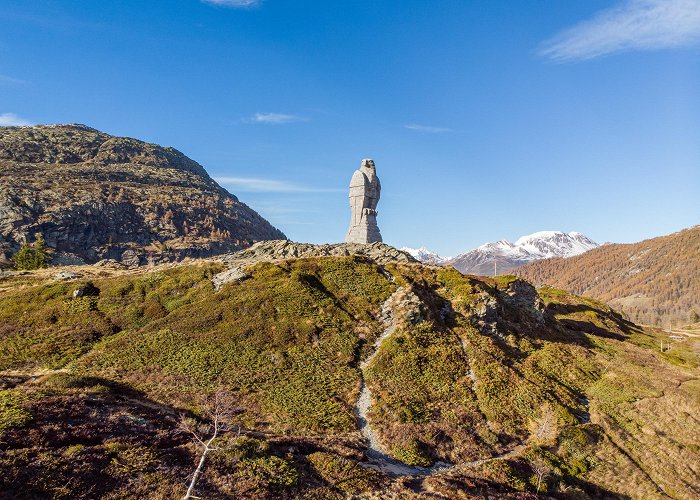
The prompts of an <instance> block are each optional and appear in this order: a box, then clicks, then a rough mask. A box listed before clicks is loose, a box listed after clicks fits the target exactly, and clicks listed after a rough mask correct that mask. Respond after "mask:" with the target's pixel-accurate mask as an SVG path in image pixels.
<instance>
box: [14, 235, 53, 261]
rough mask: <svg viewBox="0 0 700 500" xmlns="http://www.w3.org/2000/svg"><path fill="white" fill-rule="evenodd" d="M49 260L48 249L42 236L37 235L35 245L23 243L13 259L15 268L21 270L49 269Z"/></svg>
mask: <svg viewBox="0 0 700 500" xmlns="http://www.w3.org/2000/svg"><path fill="white" fill-rule="evenodd" d="M49 259H50V257H49V251H48V247H47V246H46V242H45V241H44V237H43V236H42V235H41V234H38V235H37V237H36V241H35V242H34V244H31V245H30V244H29V243H23V244H22V247H21V248H20V249H19V251H18V252H17V253H16V254H15V255H14V256H13V257H12V261H13V262H14V263H15V268H17V269H19V270H22V269H25V270H32V269H41V268H43V267H47V265H48V262H49Z"/></svg>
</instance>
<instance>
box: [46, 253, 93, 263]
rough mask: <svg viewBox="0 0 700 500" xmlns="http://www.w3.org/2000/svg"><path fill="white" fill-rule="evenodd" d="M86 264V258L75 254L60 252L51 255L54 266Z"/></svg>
mask: <svg viewBox="0 0 700 500" xmlns="http://www.w3.org/2000/svg"><path fill="white" fill-rule="evenodd" d="M84 264H85V259H81V258H80V257H78V256H77V255H75V254H72V253H67V252H60V253H56V254H54V255H53V257H51V265H52V266H82V265H84Z"/></svg>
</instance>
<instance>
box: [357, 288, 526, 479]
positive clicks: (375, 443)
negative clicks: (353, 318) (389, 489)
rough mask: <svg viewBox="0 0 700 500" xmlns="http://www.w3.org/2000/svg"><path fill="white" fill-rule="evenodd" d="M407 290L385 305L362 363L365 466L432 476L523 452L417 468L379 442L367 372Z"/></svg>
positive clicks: (391, 328) (396, 473)
mask: <svg viewBox="0 0 700 500" xmlns="http://www.w3.org/2000/svg"><path fill="white" fill-rule="evenodd" d="M406 293H407V290H406V289H405V288H403V287H402V288H399V289H398V290H396V292H394V294H392V295H391V297H389V298H388V299H387V300H386V301H385V302H384V304H383V305H382V321H383V322H384V325H385V327H386V328H385V329H384V331H383V332H382V333H381V335H380V336H379V337H378V338H377V340H376V342H375V343H374V350H373V351H372V353H371V354H370V355H369V356H367V358H366V359H364V360H363V361H362V362H361V363H360V369H361V373H362V379H361V384H362V385H361V388H360V395H359V397H358V398H357V401H356V402H355V416H356V418H357V422H358V425H359V427H360V432H361V433H362V437H364V438H365V441H366V443H367V458H368V459H369V463H368V464H366V466H367V467H368V468H372V469H376V470H379V471H382V472H384V473H386V474H389V475H392V476H430V475H433V474H437V473H442V472H447V471H451V470H460V469H470V468H473V467H478V466H480V465H483V464H485V463H487V462H490V461H493V460H499V459H507V458H511V457H514V456H516V455H518V454H520V453H521V452H522V451H523V449H524V448H525V446H524V445H521V446H517V447H515V448H513V449H512V450H510V451H508V452H506V453H503V454H501V455H497V456H494V457H489V458H484V459H481V460H475V461H473V462H464V463H461V464H456V465H455V464H450V463H447V462H436V463H435V464H434V465H432V466H431V467H415V466H411V465H406V464H404V463H402V462H399V461H398V460H396V459H395V458H393V457H392V456H391V455H389V454H388V453H387V452H386V451H385V450H384V449H383V448H382V445H381V443H380V442H379V436H378V435H377V433H376V432H375V431H374V429H373V428H372V426H371V425H370V424H369V421H368V419H367V417H368V415H369V411H370V408H371V406H372V393H371V391H370V390H369V388H368V387H367V384H366V383H365V379H364V371H365V369H366V368H367V367H368V366H369V365H370V364H371V363H372V361H373V360H374V358H375V356H376V355H377V353H378V352H379V349H380V347H381V345H382V343H383V342H384V341H385V340H386V339H388V338H389V337H390V336H391V335H392V334H393V333H394V330H395V329H396V323H397V321H396V318H395V315H394V310H393V308H392V305H393V303H394V302H395V301H396V299H397V298H398V297H400V296H401V295H404V294H406ZM409 293H410V292H409Z"/></svg>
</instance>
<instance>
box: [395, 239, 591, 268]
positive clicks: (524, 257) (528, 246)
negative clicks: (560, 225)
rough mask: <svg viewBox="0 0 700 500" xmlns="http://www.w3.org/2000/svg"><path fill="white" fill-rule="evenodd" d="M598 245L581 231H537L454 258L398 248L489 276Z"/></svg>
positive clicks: (419, 257)
mask: <svg viewBox="0 0 700 500" xmlns="http://www.w3.org/2000/svg"><path fill="white" fill-rule="evenodd" d="M598 246H599V245H598V243H596V242H595V241H593V240H592V239H590V238H589V237H587V236H586V235H584V234H581V233H577V232H570V233H564V232H562V231H539V232H537V233H533V234H530V235H527V236H523V237H521V238H519V239H518V240H517V241H516V242H515V243H511V242H510V241H507V240H500V241H496V242H494V243H486V244H484V245H481V246H480V247H477V248H475V249H474V250H470V251H468V252H466V253H463V254H460V255H458V256H456V257H454V258H451V257H441V256H439V255H438V254H436V253H435V252H432V251H430V250H428V249H427V248H424V247H423V248H418V249H414V248H408V247H404V248H402V249H401V250H403V251H404V252H407V253H409V254H410V255H412V256H413V257H414V258H415V259H417V260H419V261H421V262H423V263H425V264H432V265H445V264H449V265H451V266H454V267H455V268H456V269H457V270H458V271H460V272H462V273H465V274H478V275H493V274H494V267H495V270H496V273H497V274H505V273H508V272H510V271H512V270H513V269H515V268H517V267H520V266H522V265H524V264H527V263H529V262H532V261H536V260H541V259H548V258H552V257H572V256H574V255H579V254H582V253H584V252H586V251H588V250H591V249H592V248H596V247H598ZM494 264H495V266H494Z"/></svg>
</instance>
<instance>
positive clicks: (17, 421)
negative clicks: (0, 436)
mask: <svg viewBox="0 0 700 500" xmlns="http://www.w3.org/2000/svg"><path fill="white" fill-rule="evenodd" d="M27 401H29V398H28V397H27V396H26V395H25V394H22V393H21V392H19V391H18V390H16V389H6V390H0V433H2V432H3V431H5V430H6V429H9V428H11V427H24V426H25V425H27V424H28V423H29V422H31V420H32V414H31V413H29V412H28V411H27V410H25V409H24V405H25V404H26V403H27Z"/></svg>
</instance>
